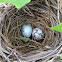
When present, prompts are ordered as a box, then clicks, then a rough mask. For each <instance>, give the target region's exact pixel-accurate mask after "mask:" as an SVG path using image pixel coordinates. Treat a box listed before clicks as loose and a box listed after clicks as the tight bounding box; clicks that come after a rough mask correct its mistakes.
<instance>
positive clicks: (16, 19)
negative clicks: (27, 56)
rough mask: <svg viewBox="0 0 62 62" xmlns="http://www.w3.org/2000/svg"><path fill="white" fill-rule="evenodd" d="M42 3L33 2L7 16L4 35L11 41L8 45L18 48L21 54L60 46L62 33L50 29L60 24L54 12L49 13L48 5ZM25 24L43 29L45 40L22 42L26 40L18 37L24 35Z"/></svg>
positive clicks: (3, 30)
mask: <svg viewBox="0 0 62 62" xmlns="http://www.w3.org/2000/svg"><path fill="white" fill-rule="evenodd" d="M41 3H42V2H38V1H37V2H35V1H31V2H30V3H29V4H27V5H26V6H24V7H23V8H21V9H20V10H16V12H15V13H13V15H12V16H11V17H8V15H7V16H6V20H5V22H4V26H3V29H2V32H3V35H5V36H6V38H7V39H8V40H9V41H8V42H7V43H8V44H7V45H8V46H10V47H12V48H16V50H17V51H19V52H20V53H27V52H30V51H34V52H35V51H41V50H45V47H46V46H51V47H52V46H54V48H55V47H56V46H57V45H58V42H57V41H58V40H59V39H60V33H59V32H56V31H52V30H51V29H50V27H52V26H55V25H57V24H58V23H57V19H56V16H55V14H54V13H53V12H52V11H51V12H49V8H48V7H47V6H46V5H43V4H41ZM13 11H15V10H13ZM23 24H31V25H32V27H33V28H35V27H38V28H40V29H42V30H43V32H44V34H45V36H44V38H43V39H42V40H41V41H39V42H38V41H36V40H33V39H32V38H30V40H29V42H27V43H24V42H22V40H24V39H22V38H19V37H18V36H19V35H22V33H21V27H22V25H23ZM25 40H27V39H25ZM52 48H53V47H52Z"/></svg>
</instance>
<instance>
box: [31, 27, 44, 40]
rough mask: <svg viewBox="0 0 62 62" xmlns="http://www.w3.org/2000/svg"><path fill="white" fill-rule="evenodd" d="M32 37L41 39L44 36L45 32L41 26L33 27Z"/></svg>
mask: <svg viewBox="0 0 62 62" xmlns="http://www.w3.org/2000/svg"><path fill="white" fill-rule="evenodd" d="M32 37H33V38H34V39H35V40H41V39H43V37H44V33H43V31H42V30H41V29H40V28H35V29H33V32H32Z"/></svg>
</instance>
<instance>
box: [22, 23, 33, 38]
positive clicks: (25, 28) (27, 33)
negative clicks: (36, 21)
mask: <svg viewBox="0 0 62 62" xmlns="http://www.w3.org/2000/svg"><path fill="white" fill-rule="evenodd" d="M31 34H32V26H31V25H30V24H27V25H25V24H24V25H23V26H22V35H23V36H25V37H30V36H31Z"/></svg>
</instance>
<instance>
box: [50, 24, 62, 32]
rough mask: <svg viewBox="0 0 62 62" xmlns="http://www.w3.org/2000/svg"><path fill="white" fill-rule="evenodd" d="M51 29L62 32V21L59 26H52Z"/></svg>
mask: <svg viewBox="0 0 62 62" xmlns="http://www.w3.org/2000/svg"><path fill="white" fill-rule="evenodd" d="M50 29H52V30H55V31H58V32H62V23H60V24H58V25H57V26H54V27H51V28H50Z"/></svg>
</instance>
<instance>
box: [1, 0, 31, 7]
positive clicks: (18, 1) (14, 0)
mask: <svg viewBox="0 0 62 62" xmlns="http://www.w3.org/2000/svg"><path fill="white" fill-rule="evenodd" d="M30 1H31V0H0V3H11V4H13V5H15V6H16V7H17V8H21V7H23V6H24V5H25V4H27V3H29V2H30Z"/></svg>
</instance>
